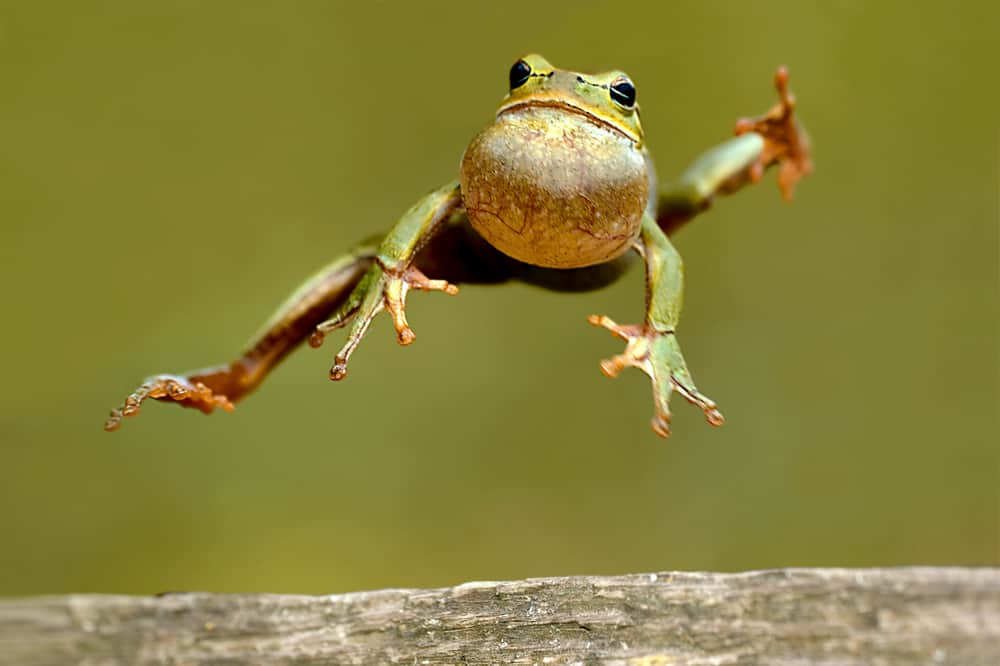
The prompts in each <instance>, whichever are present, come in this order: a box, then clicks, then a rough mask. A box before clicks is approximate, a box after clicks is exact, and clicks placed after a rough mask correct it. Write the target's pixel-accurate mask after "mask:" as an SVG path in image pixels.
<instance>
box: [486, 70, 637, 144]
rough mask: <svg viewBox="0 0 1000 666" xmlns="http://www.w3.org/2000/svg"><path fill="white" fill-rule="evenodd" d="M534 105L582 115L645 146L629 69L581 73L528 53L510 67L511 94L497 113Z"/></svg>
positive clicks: (498, 114)
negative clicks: (562, 67)
mask: <svg viewBox="0 0 1000 666" xmlns="http://www.w3.org/2000/svg"><path fill="white" fill-rule="evenodd" d="M530 106H543V107H553V108H558V109H563V110H565V111H567V112H570V113H576V114H580V115H582V116H585V117H586V118H587V119H589V120H591V121H592V122H596V123H598V124H600V125H603V126H605V127H608V128H609V129H613V130H617V131H618V132H621V133H622V134H624V135H625V136H626V137H627V138H629V139H631V140H632V141H633V142H635V144H636V145H637V146H640V147H641V145H642V126H641V125H640V124H639V106H638V105H637V104H636V99H635V85H634V84H633V83H632V80H631V79H630V78H629V77H628V75H627V74H626V73H625V72H620V71H617V70H614V71H610V72H602V73H600V74H581V73H579V72H570V71H566V70H562V69H558V68H556V67H553V66H552V64H551V63H549V61H548V60H546V59H545V58H543V57H542V56H540V55H537V54H529V55H526V56H524V57H523V58H521V59H520V60H518V61H517V62H515V63H514V65H513V66H512V67H511V68H510V93H508V95H507V97H505V98H504V100H503V103H502V104H501V105H500V108H499V109H498V110H497V116H500V115H502V114H504V113H506V112H507V111H511V110H513V109H521V108H524V107H530Z"/></svg>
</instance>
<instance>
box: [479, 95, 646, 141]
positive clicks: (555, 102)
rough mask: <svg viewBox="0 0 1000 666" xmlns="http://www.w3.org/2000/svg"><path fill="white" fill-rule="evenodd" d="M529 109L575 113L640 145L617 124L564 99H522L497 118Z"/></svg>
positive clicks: (499, 113)
mask: <svg viewBox="0 0 1000 666" xmlns="http://www.w3.org/2000/svg"><path fill="white" fill-rule="evenodd" d="M529 108H548V109H560V110H562V111H569V112H570V113H574V114H576V115H578V116H583V117H584V118H586V119H587V120H589V121H590V122H592V123H594V124H595V125H597V126H599V127H603V128H604V129H606V130H610V131H612V132H614V133H615V134H617V135H618V136H620V137H622V138H623V139H627V140H629V141H631V142H632V143H638V139H637V138H636V137H634V136H632V135H631V134H629V133H628V132H626V131H625V130H624V129H622V127H621V126H619V125H616V124H615V123H613V122H611V121H609V120H607V119H606V118H602V117H601V116H599V115H597V114H596V113H594V112H593V111H591V110H589V109H586V108H584V107H582V106H577V105H576V104H573V103H571V102H567V101H566V100H562V99H545V98H542V99H538V98H536V99H522V100H518V101H516V102H511V103H510V104H507V105H504V106H501V107H500V109H499V110H498V111H497V118H499V117H500V116H502V115H503V114H505V113H507V112H508V111H519V110H522V109H529Z"/></svg>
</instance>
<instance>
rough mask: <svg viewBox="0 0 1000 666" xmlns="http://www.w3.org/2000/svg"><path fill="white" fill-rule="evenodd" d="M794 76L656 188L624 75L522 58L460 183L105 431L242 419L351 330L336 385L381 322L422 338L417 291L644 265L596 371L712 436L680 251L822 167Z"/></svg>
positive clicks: (552, 279) (156, 379)
mask: <svg viewBox="0 0 1000 666" xmlns="http://www.w3.org/2000/svg"><path fill="white" fill-rule="evenodd" d="M788 82H789V75H788V70H787V68H785V67H780V68H778V70H777V72H776V74H775V76H774V87H775V89H776V91H777V94H778V101H777V103H776V104H775V105H774V106H773V107H772V108H771V109H769V110H768V111H767V112H765V113H764V114H762V115H760V116H756V117H751V118H742V119H740V120H738V121H737V123H736V126H735V128H734V132H733V136H732V137H730V138H729V139H727V140H725V141H722V142H721V143H719V144H718V145H716V146H714V147H712V148H709V149H708V150H707V151H705V152H704V153H702V154H701V155H700V156H698V157H697V158H695V159H694V161H693V162H691V164H690V166H689V167H688V168H687V169H685V170H684V171H683V172H682V173H681V175H680V176H679V177H678V178H677V179H676V180H673V181H670V182H666V183H660V182H659V180H658V177H657V173H656V170H655V168H654V165H653V160H652V157H651V155H650V151H649V149H648V147H647V143H646V139H645V136H644V133H643V129H642V125H641V122H640V111H639V104H638V99H637V89H636V85H635V83H634V82H633V80H632V78H631V77H629V76H628V74H626V73H625V72H623V71H619V70H611V71H606V72H601V73H596V74H593V73H583V72H575V71H570V70H565V69H560V68H557V67H555V66H553V65H552V64H551V63H550V62H549V61H547V60H546V59H545V58H544V57H542V56H540V55H537V54H528V55H525V56H523V57H521V58H518V59H517V60H516V61H515V62H514V64H513V65H512V66H511V68H510V70H509V72H508V81H507V83H508V86H507V88H508V92H507V94H506V96H505V97H504V98H503V99H502V101H501V103H500V106H499V108H498V109H497V111H496V114H495V116H494V120H493V122H492V123H490V124H489V125H487V126H486V127H485V128H484V129H483V130H482V131H480V132H479V133H478V134H476V135H475V136H474V137H473V139H472V140H471V142H470V143H469V145H468V147H467V148H466V150H465V152H464V154H463V155H462V158H461V161H460V165H459V174H458V178H456V179H454V180H452V181H451V182H448V183H446V184H445V185H444V186H442V187H439V188H438V189H435V190H433V191H431V192H429V193H428V194H426V195H425V196H423V197H422V198H421V199H419V200H418V201H417V202H416V203H415V204H414V205H413V206H412V207H411V208H410V209H409V210H407V211H406V212H405V213H403V215H402V216H401V217H400V218H399V220H398V221H397V222H396V224H395V225H394V226H393V227H392V228H391V229H390V230H389V231H388V232H387V233H385V234H383V235H376V236H373V237H371V238H369V239H367V240H365V241H362V242H361V243H359V244H358V245H357V246H355V247H354V248H353V249H352V250H351V251H349V252H347V253H346V254H344V255H342V256H339V257H337V258H335V259H334V260H333V261H332V262H330V263H329V264H327V265H326V266H324V267H323V268H321V269H320V270H319V271H317V272H316V273H314V274H313V275H312V276H311V277H309V278H308V279H307V280H305V282H304V283H303V284H302V285H301V286H300V287H298V288H297V289H295V290H294V292H293V293H292V294H291V295H290V296H289V297H288V298H287V299H286V300H285V301H284V302H283V303H282V304H281V305H280V306H279V307H278V308H277V310H276V311H275V312H274V314H273V315H272V316H271V317H270V318H269V319H267V321H266V322H265V323H264V325H263V326H262V327H261V328H260V329H259V331H258V333H257V334H256V335H255V336H253V338H252V339H251V341H250V342H249V344H248V345H247V346H246V348H245V349H244V351H243V352H242V353H240V354H239V355H238V356H237V357H236V358H235V360H233V361H231V362H229V363H225V364H222V365H219V366H214V367H209V368H205V369H201V370H195V371H193V372H187V373H182V374H160V375H153V376H151V377H149V378H147V379H146V380H145V381H144V382H142V384H141V385H140V386H139V388H137V389H136V390H135V391H133V392H132V393H131V394H130V395H129V396H128V397H127V398H126V400H125V401H124V404H122V405H121V406H120V407H119V408H117V409H114V410H112V412H111V414H110V416H109V417H108V419H107V420H106V422H105V429H106V430H108V431H114V430H117V429H118V428H119V427H120V426H121V424H122V421H123V419H124V418H127V417H134V416H135V415H137V414H138V413H139V411H140V408H141V407H142V405H143V404H144V403H145V401H147V400H156V401H162V402H168V403H174V404H178V405H181V406H183V407H189V408H193V409H197V410H200V411H201V412H203V413H205V414H209V413H212V412H213V411H215V410H216V409H219V410H222V411H232V410H233V409H235V405H236V403H237V402H238V401H240V400H242V399H243V398H245V397H246V396H248V395H249V394H250V393H252V392H253V391H254V390H255V389H256V388H258V387H259V386H260V385H261V383H262V382H263V381H264V380H265V378H266V377H267V376H268V374H269V373H270V371H271V370H273V369H274V368H275V366H276V365H277V364H279V363H280V362H281V361H282V360H283V359H284V358H285V357H286V356H287V355H288V354H289V353H290V352H292V351H293V350H294V349H296V348H297V347H298V346H299V345H301V344H302V343H303V342H307V343H308V345H309V346H311V347H313V348H318V347H321V346H322V345H323V343H324V340H325V338H326V337H327V336H328V335H329V334H331V333H332V332H334V331H337V330H338V329H342V328H346V329H347V336H346V340H345V342H344V343H343V345H342V346H341V348H340V350H339V351H338V352H337V353H336V354H335V355H334V358H333V363H332V365H331V367H330V370H329V377H330V379H331V380H334V381H342V380H344V379H345V378H346V377H347V374H348V363H349V361H350V359H351V357H352V355H353V354H354V352H355V351H356V350H357V348H358V346H359V344H360V342H361V341H362V339H363V338H364V337H365V335H366V333H367V332H368V330H369V327H370V326H371V324H372V322H373V320H374V319H375V318H376V316H377V315H378V314H379V313H381V312H383V311H384V312H386V313H387V314H388V316H389V318H390V319H391V322H392V325H393V328H394V330H395V334H396V338H397V341H398V343H399V344H400V345H409V344H411V343H413V341H414V340H415V338H416V336H415V334H414V332H413V329H412V328H411V326H410V324H409V322H408V320H407V315H406V302H407V296H408V294H409V292H410V291H413V290H418V291H440V292H444V293H446V294H450V295H455V294H457V293H458V289H459V285H498V284H502V283H509V282H521V283H526V284H530V285H535V286H537V287H541V288H544V289H549V290H553V291H558V292H583V291H591V290H596V289H600V288H602V287H605V286H608V285H610V284H611V283H613V282H615V281H616V280H617V279H619V278H620V277H621V276H622V275H624V274H625V272H626V271H627V269H628V268H629V267H630V266H631V265H632V264H634V263H637V262H639V261H641V263H642V264H643V266H644V269H645V316H644V318H643V320H642V322H641V323H638V324H630V325H622V324H618V323H617V322H616V321H614V320H613V319H611V318H610V317H608V316H605V315H591V316H590V317H588V321H589V323H590V324H592V325H594V326H597V327H600V328H604V329H606V330H607V331H609V332H610V333H611V334H612V335H614V336H615V337H617V338H619V339H621V340H622V341H624V343H625V349H624V351H623V352H622V353H620V354H618V355H615V356H612V357H611V358H608V359H605V360H603V361H601V363H600V369H601V370H602V372H603V373H604V374H605V375H607V376H608V377H616V376H618V375H619V373H621V372H622V371H623V370H625V369H626V368H636V369H638V370H640V371H642V372H643V373H645V374H646V375H647V376H648V377H649V379H650V383H651V387H652V395H653V418H652V421H651V425H652V429H653V431H654V432H655V433H656V434H657V435H659V436H661V437H668V436H670V434H671V410H670V399H671V397H672V395H673V394H675V393H676V394H679V395H680V396H681V397H682V398H683V399H685V400H686V401H688V402H689V403H691V404H692V405H694V406H696V407H697V408H699V409H700V410H701V411H702V413H703V414H704V417H705V419H706V420H707V422H708V423H709V424H711V425H713V426H720V425H722V424H723V423H724V418H723V416H722V412H721V411H720V410H719V407H718V406H717V404H716V403H715V402H714V401H713V400H712V399H711V398H709V397H708V396H706V395H705V394H703V393H702V392H701V391H700V390H699V389H698V388H697V386H696V385H695V382H694V379H693V377H692V374H691V372H690V371H689V370H688V366H687V363H686V361H685V358H684V355H683V354H682V352H681V347H680V343H679V341H678V333H677V328H678V324H679V321H680V315H681V307H682V296H683V287H684V268H683V262H682V259H681V256H680V254H679V253H678V251H677V250H676V249H675V247H674V246H673V244H672V243H671V241H670V236H672V235H673V234H674V233H675V232H676V231H677V230H678V229H679V228H681V227H683V226H684V225H685V224H686V223H687V222H689V221H690V220H692V219H694V218H695V217H696V216H698V215H699V214H701V213H703V212H705V211H706V210H708V209H709V208H710V207H711V206H712V205H713V203H714V202H715V201H716V199H717V198H719V197H720V196H723V195H729V194H733V193H735V192H737V191H739V190H741V189H743V188H744V186H747V185H750V184H753V183H757V182H759V181H760V180H761V178H762V176H763V174H764V172H765V170H767V169H768V168H770V167H772V166H774V167H776V168H777V170H778V178H777V182H778V186H779V188H780V190H781V193H782V195H783V197H784V198H785V199H786V200H787V199H791V197H792V193H793V191H794V189H795V186H796V184H797V183H798V181H799V180H800V179H801V178H802V177H803V176H805V175H807V174H809V173H810V172H811V171H812V170H813V163H812V157H811V145H810V140H809V137H808V135H807V134H806V132H805V130H804V129H803V128H802V125H801V124H800V122H799V121H798V118H797V115H796V113H795V108H796V100H795V97H794V95H792V93H791V92H790V90H789V83H788Z"/></svg>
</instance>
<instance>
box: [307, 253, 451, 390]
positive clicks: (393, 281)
mask: <svg viewBox="0 0 1000 666" xmlns="http://www.w3.org/2000/svg"><path fill="white" fill-rule="evenodd" d="M410 289H418V290H420V291H443V292H445V293H446V294H450V295H455V294H457V293H458V287H457V286H455V285H453V284H451V283H450V282H448V281H447V280H432V279H430V278H428V277H427V276H426V275H424V274H423V272H422V271H421V270H420V269H419V268H417V267H416V266H407V267H406V268H405V269H402V270H400V271H398V272H395V271H390V270H388V269H386V268H384V267H382V266H381V265H379V264H376V265H375V266H373V267H372V269H371V270H370V271H369V273H368V274H367V275H366V276H365V278H364V279H363V280H362V281H361V283H360V284H359V285H358V286H357V288H355V291H354V293H352V294H351V296H350V298H348V299H347V302H345V303H344V305H343V306H342V307H341V308H340V310H338V311H337V312H336V313H335V314H334V316H333V317H331V318H330V319H328V320H327V321H325V322H323V323H321V324H319V325H318V326H316V330H315V331H314V332H313V334H312V336H310V338H309V345H310V346H312V347H319V346H320V345H322V344H323V339H324V338H325V337H326V334H327V333H329V332H330V331H334V330H337V329H338V328H341V327H343V326H344V325H346V324H347V323H348V322H349V321H351V320H352V319H355V317H356V319H355V321H354V325H353V326H352V328H351V333H350V335H349V336H348V338H347V342H345V343H344V346H343V347H342V348H341V349H340V351H339V352H338V353H337V355H336V356H335V357H334V362H333V366H332V367H331V368H330V379H333V380H335V381H336V380H341V379H343V378H344V377H346V376H347V361H348V360H349V359H350V357H351V354H353V353H354V350H355V349H356V348H357V346H358V344H359V343H360V342H361V338H363V337H364V336H365V333H366V332H367V331H368V327H369V326H370V325H371V322H372V320H373V319H374V318H375V315H377V314H378V313H379V312H381V311H382V310H388V311H389V315H390V316H391V317H392V324H393V326H394V327H395V329H396V339H397V340H398V341H399V344H401V345H408V344H410V343H412V342H413V341H414V340H415V339H416V337H417V336H416V334H415V333H414V332H413V329H412V328H410V325H409V323H407V321H406V294H407V293H408V292H409V291H410Z"/></svg>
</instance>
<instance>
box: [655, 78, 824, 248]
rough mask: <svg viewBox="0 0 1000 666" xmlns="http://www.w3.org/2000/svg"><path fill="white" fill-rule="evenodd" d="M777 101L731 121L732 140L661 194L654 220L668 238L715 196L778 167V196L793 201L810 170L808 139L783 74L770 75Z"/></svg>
mask: <svg viewBox="0 0 1000 666" xmlns="http://www.w3.org/2000/svg"><path fill="white" fill-rule="evenodd" d="M774 85H775V89H776V90H777V92H778V103H777V104H775V105H774V107H772V108H771V109H770V110H769V111H768V112H767V113H765V114H763V115H761V116H758V117H756V118H744V119H741V120H739V121H738V122H737V123H736V134H737V136H736V137H734V138H732V139H729V140H728V141H725V142H723V143H721V144H719V145H718V146H715V147H714V148H711V149H709V150H707V151H706V152H704V153H702V155H701V156H699V157H698V158H697V159H695V161H694V162H693V163H692V164H691V166H689V167H688V168H687V170H685V171H684V173H683V174H682V175H681V177H680V178H679V179H677V181H675V182H673V183H670V184H668V185H667V186H666V187H663V188H662V189H661V190H660V194H659V197H658V201H657V205H656V220H657V222H658V223H659V225H660V228H661V229H663V231H664V232H665V233H666V234H667V235H670V234H672V233H673V232H674V231H676V230H677V229H678V228H679V227H681V226H682V225H683V224H684V223H685V222H687V221H688V220H690V219H691V218H693V217H694V216H696V215H698V214H699V213H701V212H702V211H704V210H706V209H708V208H709V206H711V204H712V202H713V200H714V199H715V197H716V196H717V195H719V194H731V193H733V192H736V191H737V190H739V189H741V188H742V187H743V186H744V185H747V184H752V183H756V182H757V181H759V180H760V178H761V176H762V175H763V173H764V170H765V169H767V168H768V167H771V166H775V165H777V166H778V168H779V172H778V186H779V188H780V189H781V193H782V196H783V197H784V198H785V199H786V200H788V199H791V197H792V192H793V191H794V189H795V184H796V183H797V182H798V181H799V180H800V179H801V178H802V177H803V176H806V175H808V174H809V173H811V172H812V170H813V163H812V157H811V152H810V146H809V137H808V135H807V134H806V132H805V130H804V129H803V128H802V125H801V124H800V123H799V121H798V119H797V118H796V116H795V97H794V95H792V93H791V92H790V91H789V89H788V70H787V69H785V68H784V67H782V68H780V69H779V70H778V72H777V73H776V74H775V77H774Z"/></svg>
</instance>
